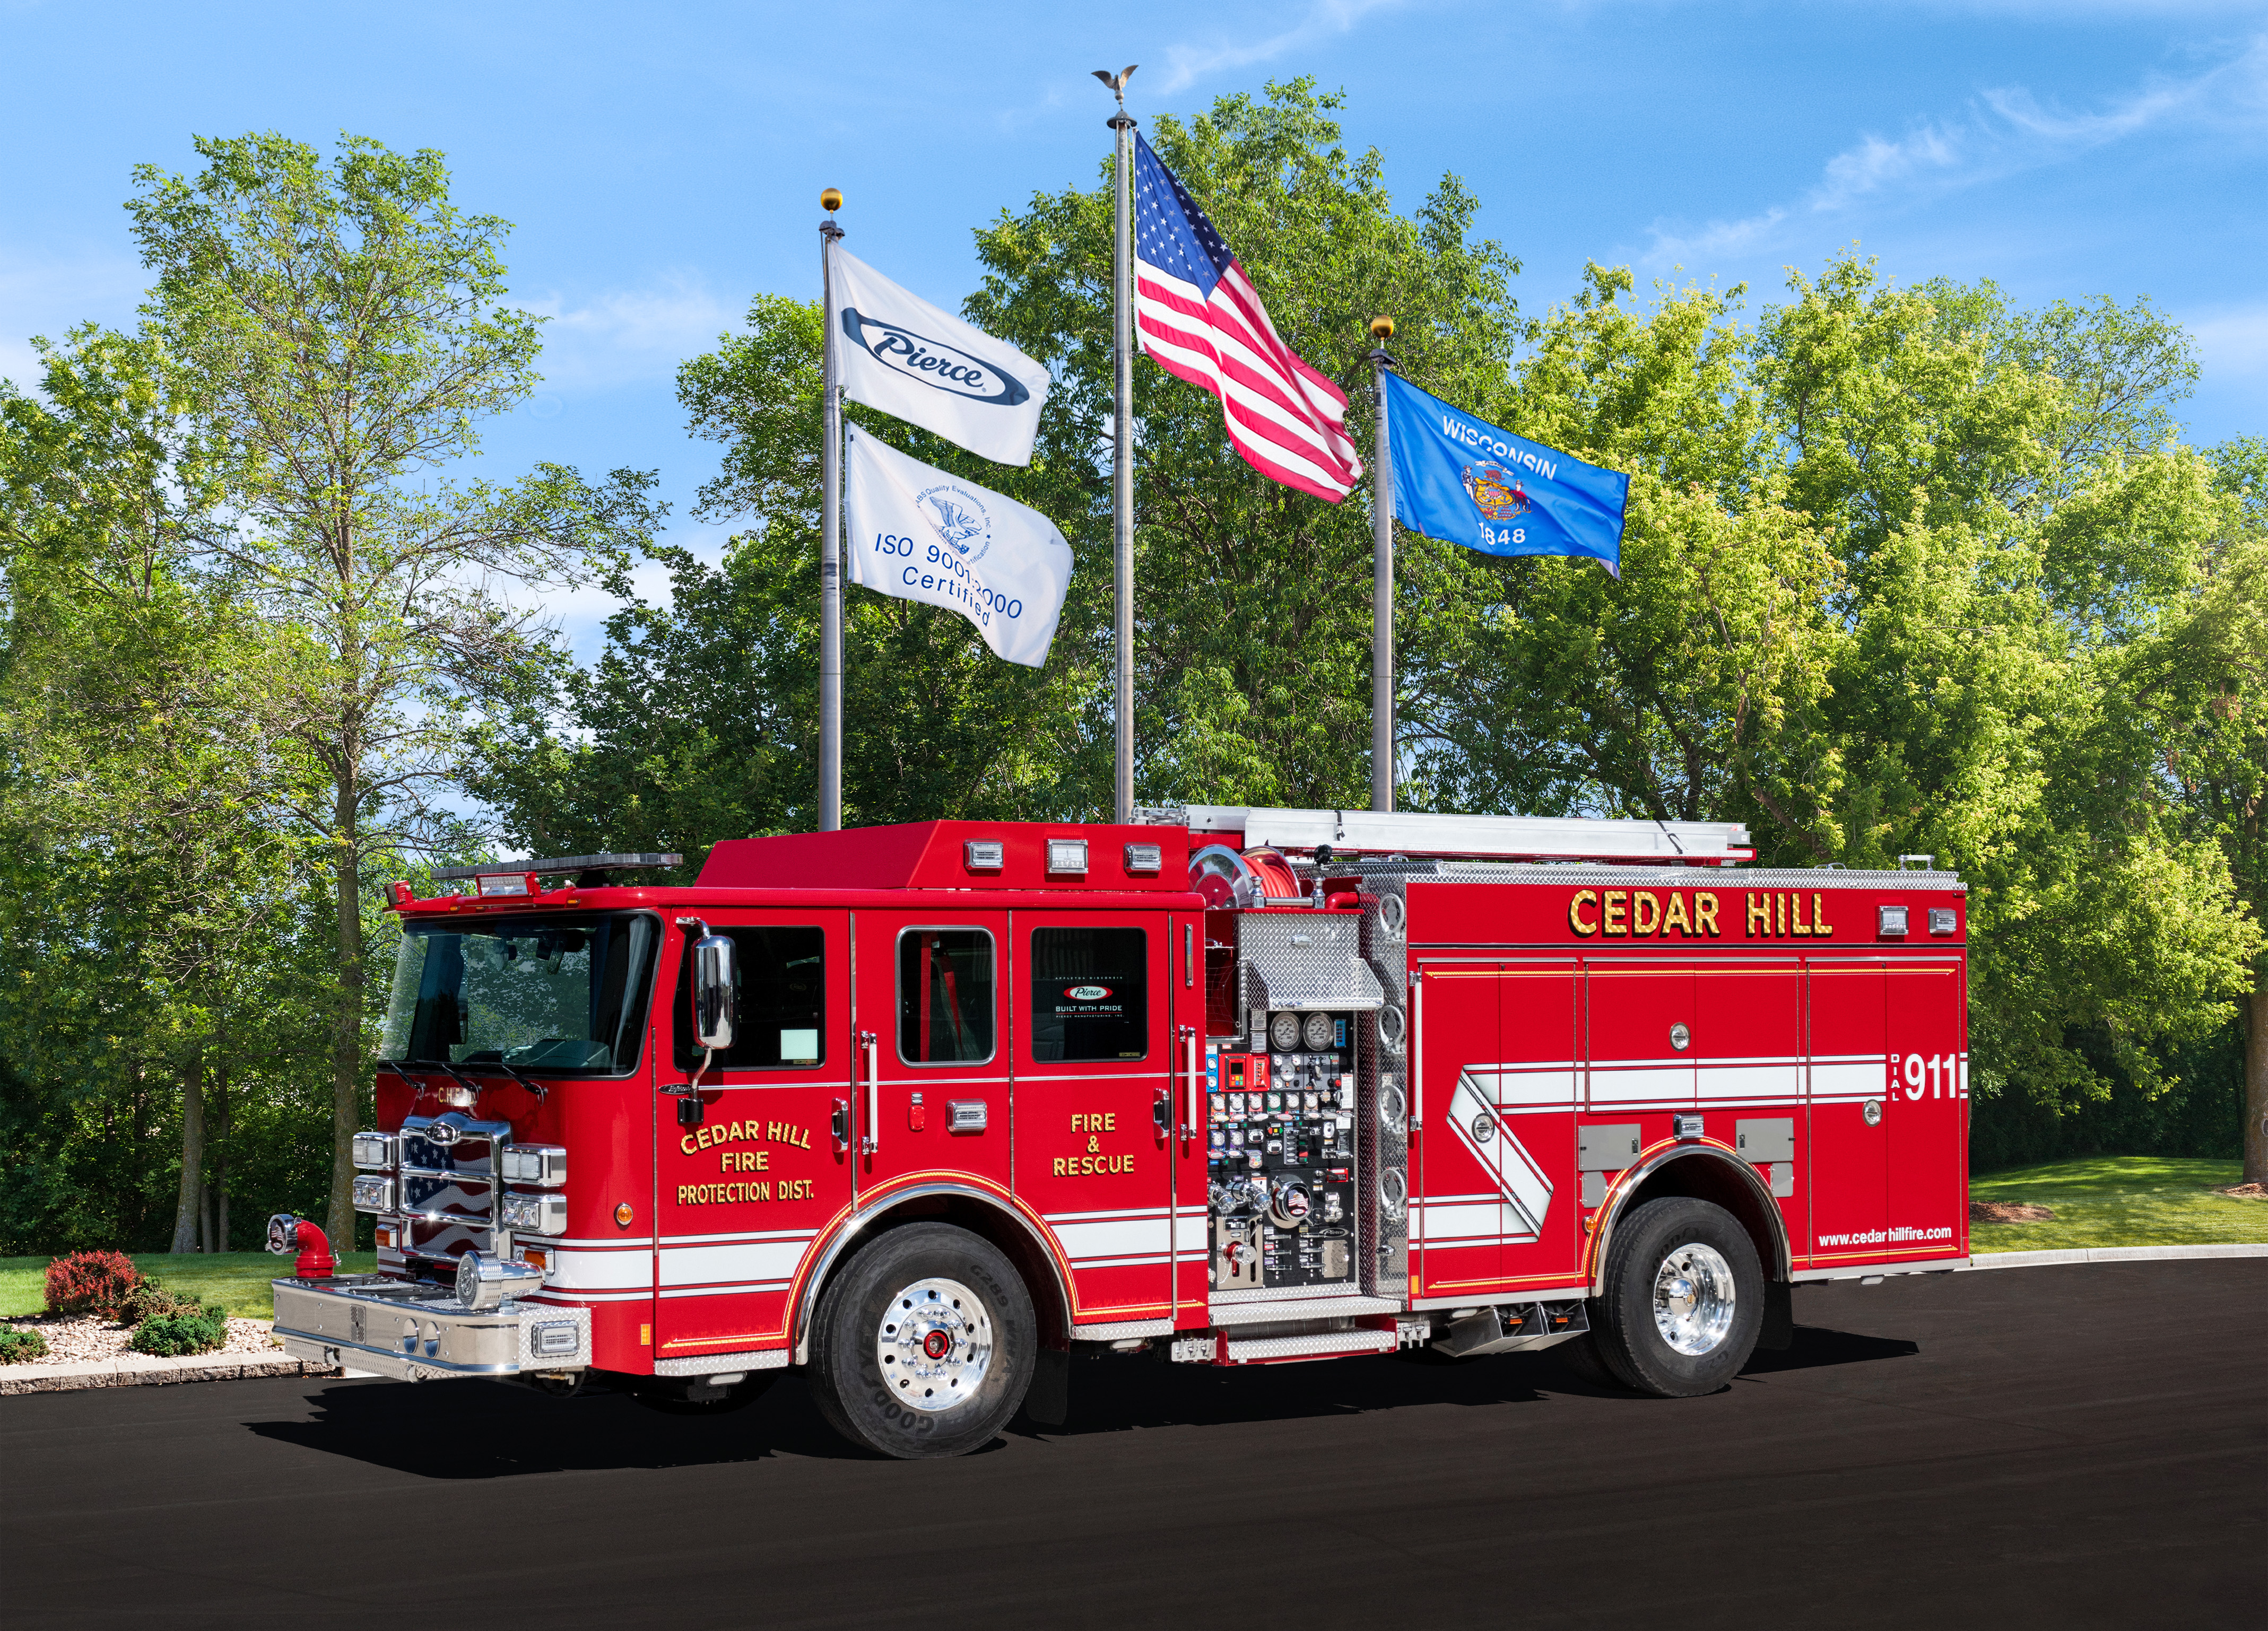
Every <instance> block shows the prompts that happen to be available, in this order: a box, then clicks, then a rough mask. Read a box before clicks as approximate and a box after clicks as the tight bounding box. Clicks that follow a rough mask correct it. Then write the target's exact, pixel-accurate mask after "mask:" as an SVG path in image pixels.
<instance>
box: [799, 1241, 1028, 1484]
mask: <svg viewBox="0 0 2268 1631" xmlns="http://www.w3.org/2000/svg"><path fill="white" fill-rule="evenodd" d="M1039 1347H1040V1344H1039V1322H1038V1320H1037V1319H1036V1318H1035V1315H1034V1314H1033V1311H1032V1298H1031V1294H1030V1293H1029V1292H1028V1291H1027V1290H1026V1289H1024V1282H1023V1280H1022V1279H1021V1278H1020V1276H1019V1275H1017V1273H1016V1270H1015V1268H1014V1267H1013V1265H1012V1264H1011V1263H1010V1262H1009V1261H1008V1260H1007V1259H1006V1258H1005V1256H1003V1255H1002V1254H1001V1253H1000V1251H999V1249H998V1247H996V1246H994V1245H992V1244H991V1243H990V1241H988V1240H985V1239H983V1238H981V1237H979V1236H976V1235H973V1234H970V1233H969V1232H968V1231H967V1230H965V1229H955V1228H954V1227H953V1226H952V1225H950V1224H947V1223H910V1224H908V1225H907V1226H905V1227H904V1228H902V1229H893V1230H891V1231H888V1232H887V1233H886V1234H884V1235H883V1236H882V1237H881V1238H880V1239H877V1240H875V1241H874V1242H873V1244H872V1245H868V1246H867V1247H866V1249H865V1250H864V1251H863V1252H860V1253H858V1255H857V1256H855V1257H853V1258H852V1259H851V1261H850V1262H849V1263H848V1264H846V1265H845V1266H844V1267H843V1270H842V1272H841V1273H839V1274H838V1275H836V1277H835V1278H834V1279H833V1280H832V1281H831V1282H828V1287H827V1289H826V1291H825V1292H824V1293H823V1294H821V1297H820V1302H819V1309H818V1312H817V1313H816V1315H815V1316H814V1319H813V1321H812V1341H811V1363H810V1366H809V1367H808V1370H807V1371H806V1378H807V1380H808V1381H809V1383H810V1385H811V1393H812V1399H813V1400H814V1403H816V1404H817V1405H818V1407H819V1413H820V1414H821V1415H823V1416H825V1417H826V1418H827V1422H828V1425H829V1426H830V1427H832V1428H834V1429H835V1430H836V1432H838V1433H840V1434H842V1435H843V1436H844V1437H845V1438H848V1439H850V1440H851V1442H852V1443H854V1444H865V1446H866V1447H867V1448H869V1449H871V1450H877V1451H880V1452H881V1453H882V1454H884V1455H886V1456H895V1457H896V1458H899V1459H901V1460H915V1459H919V1458H927V1457H932V1456H957V1455H965V1454H967V1453H968V1451H971V1450H974V1449H976V1448H977V1447H978V1446H979V1445H981V1444H990V1442H991V1441H992V1439H993V1438H995V1437H996V1436H998V1434H999V1431H1000V1429H1002V1428H1003V1427H1005V1426H1006V1425H1007V1423H1008V1419H1009V1418H1010V1417H1011V1416H1013V1415H1014V1414H1016V1411H1017V1409H1018V1407H1020V1406H1021V1405H1022V1404H1023V1402H1024V1394H1025V1392H1027V1390H1028V1389H1029V1388H1030V1386H1031V1385H1032V1373H1033V1370H1034V1369H1035V1366H1036V1364H1037V1363H1038V1356H1039Z"/></svg>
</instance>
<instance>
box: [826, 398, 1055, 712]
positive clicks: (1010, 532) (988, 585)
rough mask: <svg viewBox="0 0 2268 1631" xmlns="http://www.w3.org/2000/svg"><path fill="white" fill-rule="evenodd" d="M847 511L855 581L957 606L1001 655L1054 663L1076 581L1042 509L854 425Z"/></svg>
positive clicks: (1034, 664) (886, 591)
mask: <svg viewBox="0 0 2268 1631" xmlns="http://www.w3.org/2000/svg"><path fill="white" fill-rule="evenodd" d="M849 430H850V457H849V459H847V460H845V465H846V471H845V474H846V477H847V480H846V481H845V490H844V495H843V508H844V511H845V512H846V519H847V521H848V523H849V528H850V533H851V582H852V583H854V584H864V585H865V587H867V588H869V589H872V590H873V591H875V592H876V593H878V594H885V595H895V596H896V597H897V598H898V599H901V600H921V601H925V602H927V603H928V604H929V605H931V606H950V607H951V608H952V609H953V610H954V611H956V612H958V613H961V615H962V616H963V617H965V618H967V619H968V621H970V622H972V623H974V624H976V632H977V633H979V634H981V635H983V636H984V643H985V644H987V645H989V646H990V647H991V648H992V651H993V654H994V655H995V656H997V657H1001V658H1005V659H1006V660H1008V661H1009V662H1011V663H1021V664H1023V665H1025V666H1026V667H1027V668H1037V667H1039V666H1040V665H1042V663H1044V662H1046V661H1047V660H1048V647H1049V645H1050V644H1052V643H1054V641H1055V637H1056V622H1057V619H1059V618H1060V617H1061V616H1062V615H1063V603H1064V592H1065V591H1067V590H1069V589H1070V587H1071V546H1070V545H1069V544H1067V543H1065V542H1064V536H1063V534H1062V533H1058V532H1057V531H1056V528H1055V524H1054V523H1053V522H1052V521H1049V519H1048V518H1047V517H1045V516H1043V515H1042V514H1041V513H1040V512H1039V511H1036V510H1034V509H1031V508H1029V507H1028V506H1027V505H1024V504H1020V503H1017V502H1016V501H1015V500H1014V499H1013V498H1005V497H1003V496H1001V495H1000V494H998V493H996V492H993V491H991V490H990V489H989V488H982V487H978V486H977V485H976V483H974V482H973V481H962V480H961V478H960V477H959V476H956V475H952V474H948V473H946V471H943V470H939V469H938V468H937V467H935V466H933V465H925V464H924V463H922V462H921V460H919V459H909V458H908V457H907V456H906V455H905V454H903V453H902V452H898V450H897V449H896V448H895V447H890V446H887V445H885V444H882V443H880V442H878V441H876V440H875V439H874V438H873V437H871V436H868V435H867V434H866V433H865V431H863V430H859V429H858V426H856V425H852V426H851V427H849Z"/></svg>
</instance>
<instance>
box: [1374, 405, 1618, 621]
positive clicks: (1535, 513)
mask: <svg viewBox="0 0 2268 1631" xmlns="http://www.w3.org/2000/svg"><path fill="white" fill-rule="evenodd" d="M1386 439H1387V444H1388V446H1390V447H1391V448H1392V449H1393V450H1394V454H1393V456H1394V518H1395V520H1397V521H1399V522H1401V523H1402V525H1404V526H1406V527H1408V528H1409V529H1410V531H1411V532H1413V533H1424V534H1425V536H1426V537H1428V538H1439V539H1441V540H1445V541H1446V542H1448V543H1452V544H1462V545H1464V547H1466V548H1468V549H1477V550H1480V551H1481V552H1482V553H1483V554H1484V555H1583V556H1587V557H1588V558H1590V559H1591V560H1594V561H1596V562H1599V563H1600V564H1602V566H1604V567H1605V568H1606V569H1607V570H1608V571H1609V572H1611V573H1613V574H1614V575H1615V576H1616V577H1621V576H1622V575H1623V566H1622V560H1623V511H1624V508H1625V507H1626V506H1627V505H1628V503H1629V502H1630V477H1628V476H1626V475H1624V474H1623V473H1622V472H1621V471H1619V470H1602V469H1601V468H1600V467H1598V466H1596V465H1587V464H1585V463H1584V462H1583V461H1582V460H1581V459H1572V458H1570V457H1568V456H1567V455H1566V454H1565V453H1563V452H1560V451H1559V450H1558V449H1557V448H1556V447H1546V446H1545V445H1544V444H1543V443H1541V442H1531V441H1529V440H1528V439H1527V438H1526V437H1519V436H1514V435H1513V433H1512V432H1511V431H1509V430H1504V429H1503V428H1501V427H1500V426H1498V425H1492V424H1491V423H1489V422H1488V421H1486V420H1485V419H1477V418H1475V417H1474V416H1473V415H1470V414H1469V413H1467V412H1465V410H1464V409H1462V408H1454V407H1452V406H1450V404H1448V403H1447V402H1445V401H1443V400H1441V399H1440V397H1438V396H1435V395H1434V394H1433V393H1432V392H1430V391H1421V390H1419V389H1418V387H1417V386H1413V385H1411V384H1410V382H1409V381H1408V380H1407V379H1404V378H1403V377H1402V376H1401V375H1399V374H1396V373H1392V372H1389V373H1388V375H1387V376H1386Z"/></svg>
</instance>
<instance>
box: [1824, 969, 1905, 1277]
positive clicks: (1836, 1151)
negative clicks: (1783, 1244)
mask: <svg viewBox="0 0 2268 1631" xmlns="http://www.w3.org/2000/svg"><path fill="white" fill-rule="evenodd" d="M1808 986H1809V993H1808V994H1809V998H1810V1010H1811V1013H1810V1018H1811V1027H1810V1028H1811V1044H1810V1061H1809V1065H1808V1070H1809V1075H1810V1107H1809V1112H1808V1113H1809V1118H1810V1122H1811V1159H1810V1161H1809V1163H1808V1171H1807V1172H1805V1173H1804V1174H1803V1178H1804V1181H1805V1183H1806V1185H1807V1187H1808V1190H1809V1193H1810V1197H1811V1236H1812V1238H1811V1253H1812V1264H1813V1266H1814V1267H1820V1268H1828V1267H1834V1266H1835V1265H1836V1264H1837V1263H1847V1262H1853V1261H1858V1260H1871V1259H1874V1258H1878V1257H1880V1256H1881V1254H1882V1248H1883V1246H1884V1245H1886V1244H1888V1238H1889V1234H1888V1224H1889V1218H1888V1205H1889V1188H1888V1186H1889V1132H1888V1131H1887V1130H1886V1124H1887V1122H1888V1120H1889V1106H1888V1105H1887V1104H1886V1103H1885V1102H1884V1100H1883V1095H1884V1093H1885V1091H1886V1090H1887V1089H1888V1087H1889V1064H1888V1058H1889V1054H1888V1049H1889V1043H1888V1040H1887V1031H1886V1028H1885V1018H1886V1004H1887V1003H1888V1000H1889V992H1888V976H1887V974H1886V973H1885V972H1884V970H1883V968H1882V966H1881V965H1880V964H1869V963H1830V962H1824V961H1815V962H1814V963H1812V965H1811V968H1810V974H1809V979H1808ZM1869 1106H1872V1107H1873V1112H1874V1119H1873V1120H1868V1107H1869Z"/></svg>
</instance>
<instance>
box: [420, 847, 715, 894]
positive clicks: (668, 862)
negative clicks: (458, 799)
mask: <svg viewBox="0 0 2268 1631" xmlns="http://www.w3.org/2000/svg"><path fill="white" fill-rule="evenodd" d="M684 861H685V857H684V856H666V855H643V854H642V855H615V854H607V855H596V856H557V857H556V858H555V859H552V860H549V861H484V862H482V863H481V864H479V865H478V866H437V867H435V868H434V869H433V876H434V878H436V879H437V880H438V881H440V882H443V883H446V882H447V881H449V880H450V879H452V878H474V879H476V880H478V881H477V882H476V884H475V888H477V889H478V890H479V892H480V893H482V894H484V895H493V894H506V895H518V894H527V893H533V891H532V889H531V888H530V886H528V885H525V884H519V885H518V886H517V887H515V886H514V884H511V883H491V882H490V880H491V879H502V878H510V879H513V880H515V882H517V880H519V879H524V878H549V877H552V876H554V875H556V874H558V873H561V872H573V873H575V874H576V875H577V876H576V878H575V882H576V883H577V884H578V885H580V886H582V887H584V888H588V889H595V888H597V887H599V886H600V885H602V884H604V883H605V882H606V881H607V874H608V873H609V872H627V871H637V870H638V869H641V868H644V867H655V866H679V865H682V864H683V863H684Z"/></svg>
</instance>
